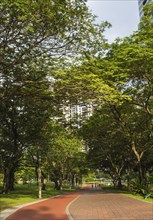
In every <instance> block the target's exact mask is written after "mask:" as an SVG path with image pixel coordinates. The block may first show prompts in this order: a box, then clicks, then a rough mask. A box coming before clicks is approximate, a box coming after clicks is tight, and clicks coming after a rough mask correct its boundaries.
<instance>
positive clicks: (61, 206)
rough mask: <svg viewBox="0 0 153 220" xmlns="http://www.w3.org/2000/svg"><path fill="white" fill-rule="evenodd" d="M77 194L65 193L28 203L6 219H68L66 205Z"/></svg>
mask: <svg viewBox="0 0 153 220" xmlns="http://www.w3.org/2000/svg"><path fill="white" fill-rule="evenodd" d="M78 195H79V194H78V193H73V194H67V195H62V196H57V197H54V198H50V199H47V200H45V201H42V202H38V203H35V204H33V205H28V206H26V207H24V208H21V209H19V210H17V211H16V212H15V213H13V214H12V215H10V216H9V217H8V218H6V219H7V220H68V219H69V218H68V216H67V213H66V207H67V205H68V204H69V203H70V202H71V201H72V200H74V199H75V198H76V197H77V196H78Z"/></svg>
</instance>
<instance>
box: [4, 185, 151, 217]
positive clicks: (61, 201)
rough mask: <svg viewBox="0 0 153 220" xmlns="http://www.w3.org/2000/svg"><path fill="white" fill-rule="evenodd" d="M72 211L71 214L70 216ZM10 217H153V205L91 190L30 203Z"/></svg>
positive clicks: (119, 195)
mask: <svg viewBox="0 0 153 220" xmlns="http://www.w3.org/2000/svg"><path fill="white" fill-rule="evenodd" d="M67 214H68V215H67ZM6 219H7V220H68V219H69V220H153V204H151V203H147V202H143V201H139V200H136V199H133V198H130V197H128V196H124V195H121V194H116V193H109V192H103V191H101V190H98V189H87V188H86V190H84V191H83V192H82V191H80V192H78V193H72V194H67V195H62V196H58V197H55V198H51V199H47V200H45V201H42V202H39V203H36V204H33V205H28V206H26V207H24V208H21V209H19V210H17V211H16V212H15V213H13V214H12V215H10V216H9V217H8V218H6Z"/></svg>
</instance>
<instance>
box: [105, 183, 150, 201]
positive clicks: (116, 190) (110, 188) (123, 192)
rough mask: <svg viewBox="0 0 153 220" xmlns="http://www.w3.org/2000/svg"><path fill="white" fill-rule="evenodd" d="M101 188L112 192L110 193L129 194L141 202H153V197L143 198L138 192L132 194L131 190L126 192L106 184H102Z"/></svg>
mask: <svg viewBox="0 0 153 220" xmlns="http://www.w3.org/2000/svg"><path fill="white" fill-rule="evenodd" d="M102 189H104V190H107V191H109V192H112V193H121V194H123V195H126V196H130V197H132V198H135V199H139V200H141V201H143V202H151V203H153V198H146V199H144V197H143V196H141V195H139V194H132V193H131V192H128V191H126V190H118V189H114V188H113V187H110V186H109V187H108V186H102Z"/></svg>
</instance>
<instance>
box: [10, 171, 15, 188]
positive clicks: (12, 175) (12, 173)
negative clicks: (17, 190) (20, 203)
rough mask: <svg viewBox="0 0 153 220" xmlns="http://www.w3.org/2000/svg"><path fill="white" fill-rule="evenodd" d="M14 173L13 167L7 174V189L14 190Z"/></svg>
mask: <svg viewBox="0 0 153 220" xmlns="http://www.w3.org/2000/svg"><path fill="white" fill-rule="evenodd" d="M14 174H15V169H14V168H12V169H11V170H10V174H9V190H10V191H13V190H14V181H15V178H14Z"/></svg>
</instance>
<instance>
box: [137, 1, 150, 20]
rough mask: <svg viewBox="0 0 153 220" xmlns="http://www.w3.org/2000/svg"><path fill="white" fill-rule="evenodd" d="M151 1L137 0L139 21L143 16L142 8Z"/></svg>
mask: <svg viewBox="0 0 153 220" xmlns="http://www.w3.org/2000/svg"><path fill="white" fill-rule="evenodd" d="M151 1H152V0H138V6H139V16H140V19H141V18H142V16H143V6H144V5H146V4H147V3H148V2H151Z"/></svg>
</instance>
